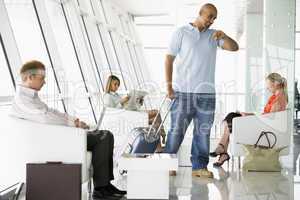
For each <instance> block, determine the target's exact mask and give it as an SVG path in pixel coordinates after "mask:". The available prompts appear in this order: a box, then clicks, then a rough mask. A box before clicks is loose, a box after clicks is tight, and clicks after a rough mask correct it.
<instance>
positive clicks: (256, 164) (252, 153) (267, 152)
mask: <svg viewBox="0 0 300 200" xmlns="http://www.w3.org/2000/svg"><path fill="white" fill-rule="evenodd" d="M268 135H271V136H272V137H273V138H274V142H273V144H272V145H271V143H270V139H269V137H268ZM263 137H265V138H266V139H267V142H268V146H264V145H259V142H260V140H261V139H262V138H263ZM276 142H277V137H276V135H275V134H274V133H273V132H268V131H262V132H261V134H260V135H259V137H258V139H257V142H256V143H255V144H254V145H249V144H243V146H244V148H245V151H246V156H245V159H244V160H243V170H244V171H256V172H257V171H258V172H280V171H281V165H280V162H279V153H280V151H282V150H283V149H284V148H286V147H280V148H274V146H275V145H276Z"/></svg>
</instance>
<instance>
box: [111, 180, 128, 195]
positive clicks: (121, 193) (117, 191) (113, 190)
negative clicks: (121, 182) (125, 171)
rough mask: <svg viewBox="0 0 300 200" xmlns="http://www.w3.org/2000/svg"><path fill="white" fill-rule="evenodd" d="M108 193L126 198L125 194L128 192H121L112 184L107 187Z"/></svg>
mask: <svg viewBox="0 0 300 200" xmlns="http://www.w3.org/2000/svg"><path fill="white" fill-rule="evenodd" d="M106 189H107V191H109V192H111V193H113V194H114V195H116V196H124V195H125V194H127V192H126V191H123V190H119V189H118V188H116V187H115V186H114V185H112V184H111V183H110V184H109V185H108V186H106Z"/></svg>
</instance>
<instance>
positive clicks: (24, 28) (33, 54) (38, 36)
mask: <svg viewBox="0 0 300 200" xmlns="http://www.w3.org/2000/svg"><path fill="white" fill-rule="evenodd" d="M5 6H6V8H7V12H8V16H9V20H10V22H11V27H12V29H13V32H14V36H15V39H16V42H17V45H18V49H19V52H20V55H21V59H22V62H23V63H25V62H27V61H29V60H39V61H41V62H43V63H44V64H45V66H46V74H47V77H46V85H45V86H44V87H43V88H42V90H41V96H44V97H48V96H52V97H53V96H56V95H57V94H58V93H59V92H58V89H57V85H56V82H55V79H54V73H53V70H52V67H51V65H50V61H49V57H48V54H47V51H46V47H45V43H44V41H43V37H42V33H41V30H40V27H39V24H38V19H37V17H36V14H35V11H34V7H33V4H32V1H31V0H23V1H22V2H19V3H17V2H16V1H13V0H5ZM20 67H21V66H20ZM16 77H18V75H17V76H16Z"/></svg>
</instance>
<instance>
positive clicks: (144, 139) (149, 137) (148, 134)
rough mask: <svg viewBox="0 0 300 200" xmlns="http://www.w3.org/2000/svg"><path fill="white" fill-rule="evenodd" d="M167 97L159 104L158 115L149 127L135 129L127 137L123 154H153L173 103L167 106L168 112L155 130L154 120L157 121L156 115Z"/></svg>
mask: <svg viewBox="0 0 300 200" xmlns="http://www.w3.org/2000/svg"><path fill="white" fill-rule="evenodd" d="M166 99H167V97H165V98H164V99H163V101H162V103H161V106H160V108H159V111H158V114H157V115H156V116H155V118H154V120H153V122H152V124H151V126H150V127H137V128H134V129H133V130H132V131H131V132H130V133H129V136H128V140H127V141H126V144H125V148H124V151H123V153H154V152H155V150H156V148H157V146H158V144H159V142H160V135H159V132H160V130H161V129H162V127H163V124H164V122H165V120H166V118H167V116H168V114H169V112H170V110H171V107H172V105H173V103H174V100H172V101H171V103H170V104H169V107H168V110H167V112H166V114H165V116H164V117H163V119H162V122H161V124H160V125H159V127H158V128H157V129H156V128H155V127H154V125H155V123H156V120H157V119H158V115H159V113H160V111H161V109H162V107H163V105H164V103H165V101H166Z"/></svg>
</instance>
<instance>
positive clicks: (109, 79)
mask: <svg viewBox="0 0 300 200" xmlns="http://www.w3.org/2000/svg"><path fill="white" fill-rule="evenodd" d="M112 81H118V83H119V85H120V83H121V82H120V79H119V78H118V77H117V76H115V75H110V76H109V77H108V79H107V82H106V87H105V92H107V93H110V91H111V83H112Z"/></svg>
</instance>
